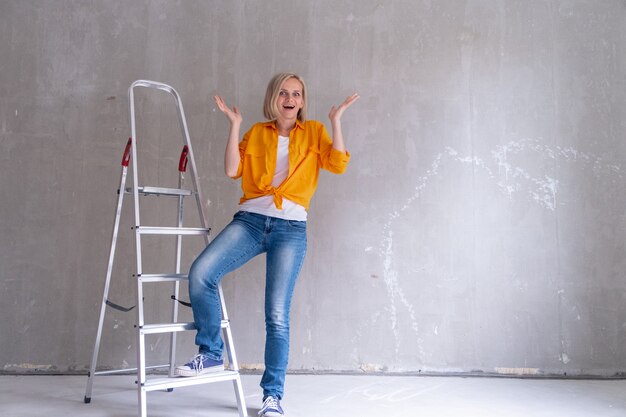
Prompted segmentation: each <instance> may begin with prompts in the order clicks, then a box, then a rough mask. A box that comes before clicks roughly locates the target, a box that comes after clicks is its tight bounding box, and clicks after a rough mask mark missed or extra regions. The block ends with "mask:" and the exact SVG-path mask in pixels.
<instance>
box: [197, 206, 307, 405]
mask: <svg viewBox="0 0 626 417" xmlns="http://www.w3.org/2000/svg"><path fill="white" fill-rule="evenodd" d="M306 247H307V241H306V222H303V221H295V220H283V219H278V218H275V217H268V216H264V215H261V214H256V213H249V212H245V211H239V212H237V213H236V214H235V216H234V217H233V220H232V221H231V222H230V223H229V224H228V226H226V227H225V228H224V230H222V232H221V233H220V234H219V235H217V237H216V238H215V239H213V241H212V242H211V243H210V244H209V245H208V246H207V247H206V248H205V249H204V251H203V252H202V253H201V254H200V256H198V258H197V259H196V260H195V261H194V262H193V264H192V265H191V269H190V270H189V298H190V299H191V306H192V310H193V318H194V322H195V325H196V328H197V330H198V333H197V334H196V344H197V345H198V346H199V352H200V353H202V354H205V355H207V356H208V357H210V358H211V359H214V360H220V359H222V358H223V350H224V342H223V340H222V335H221V319H222V313H221V305H220V299H219V293H218V283H219V282H220V281H221V280H222V278H223V277H224V275H226V274H227V273H229V272H231V271H233V270H235V269H237V268H239V267H240V266H242V265H243V264H245V263H246V262H247V261H249V260H250V259H252V258H253V257H255V256H256V255H259V254H261V253H266V277H265V332H266V337H265V372H264V373H263V378H262V379H261V387H262V388H263V396H264V397H266V396H268V395H272V396H275V397H277V398H282V396H283V392H284V385H285V374H286V372H287V360H288V357H289V307H290V305H291V296H292V294H293V289H294V286H295V283H296V280H297V278H298V274H299V273H300V269H301V268H302V263H303V262H304V256H305V254H306Z"/></svg>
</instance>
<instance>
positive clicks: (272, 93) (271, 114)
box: [263, 72, 307, 122]
mask: <svg viewBox="0 0 626 417" xmlns="http://www.w3.org/2000/svg"><path fill="white" fill-rule="evenodd" d="M290 78H295V79H296V80H298V81H299V82H300V84H302V108H301V109H300V110H299V111H298V120H300V122H304V121H305V120H306V109H307V100H306V99H307V91H306V84H305V83H304V80H303V79H302V77H300V76H299V75H297V74H292V73H289V72H281V73H280V74H276V75H275V76H274V77H273V78H272V79H271V80H270V82H269V84H267V91H266V92H265V100H264V101H263V116H265V118H266V119H267V120H276V118H277V117H278V114H279V113H278V107H276V98H277V97H278V93H279V92H280V87H281V86H282V85H283V83H284V82H285V81H287V80H288V79H290Z"/></svg>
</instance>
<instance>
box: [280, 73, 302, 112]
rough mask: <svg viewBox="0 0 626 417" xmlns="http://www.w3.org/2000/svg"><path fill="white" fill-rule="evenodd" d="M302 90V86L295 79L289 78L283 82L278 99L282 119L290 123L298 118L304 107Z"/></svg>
mask: <svg viewBox="0 0 626 417" xmlns="http://www.w3.org/2000/svg"><path fill="white" fill-rule="evenodd" d="M302 89H303V88H302V84H301V83H300V81H298V80H297V79H295V78H288V79H286V80H285V81H284V82H283V85H281V86H280V91H279V92H278V97H277V98H276V107H277V108H278V113H279V117H280V118H282V119H284V120H288V121H292V120H293V121H295V120H296V119H297V118H298V112H299V111H300V109H302V106H304V99H303V97H302V94H303V92H302Z"/></svg>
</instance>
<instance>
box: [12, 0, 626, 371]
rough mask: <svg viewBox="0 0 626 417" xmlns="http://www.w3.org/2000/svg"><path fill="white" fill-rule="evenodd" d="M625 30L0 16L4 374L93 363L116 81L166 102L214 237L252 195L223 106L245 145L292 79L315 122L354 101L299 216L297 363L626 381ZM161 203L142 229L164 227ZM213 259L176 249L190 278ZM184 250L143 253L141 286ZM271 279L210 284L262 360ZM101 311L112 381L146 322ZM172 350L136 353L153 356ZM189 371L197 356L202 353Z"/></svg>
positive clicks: (147, 14)
mask: <svg viewBox="0 0 626 417" xmlns="http://www.w3.org/2000/svg"><path fill="white" fill-rule="evenodd" d="M624 22H626V2H625V1H623V0H603V1H596V0H563V1H558V0H553V1H547V0H546V1H541V0H532V1H527V0H482V1H481V0H467V1H461V0H446V1H427V0H423V1H413V0H411V1H409V0H405V1H372V0H364V1H363V0H359V1H357V0H351V1H339V2H337V1H329V0H320V1H316V2H305V1H302V2H298V1H297V2H278V1H245V2H244V1H132V2H129V1H102V2H93V1H67V0H65V1H55V2H47V1H34V0H29V1H24V0H3V1H2V2H0V39H1V40H2V41H1V42H0V150H1V152H0V158H1V164H0V166H1V167H2V176H1V177H0V185H1V187H2V188H1V190H2V203H1V204H0V233H1V235H2V237H3V238H2V240H1V241H0V282H1V292H0V297H1V302H0V313H1V315H2V318H3V319H2V320H1V321H0V335H1V337H0V366H2V368H0V371H4V372H32V371H40V372H73V371H76V372H79V371H84V370H86V369H87V368H88V363H89V360H90V357H91V351H92V344H93V339H94V337H95V327H96V324H97V320H98V311H99V305H100V299H101V294H102V287H103V282H104V273H105V271H106V258H107V254H108V245H109V239H110V233H111V227H112V222H113V214H114V206H115V201H116V198H117V197H116V187H117V182H118V179H119V172H120V166H119V162H120V159H121V154H122V150H123V147H124V144H125V141H126V138H127V137H128V135H129V122H128V110H127V88H128V86H129V85H130V83H131V82H132V81H133V80H135V79H139V78H145V79H153V80H157V81H162V82H166V83H168V84H171V85H172V86H174V87H175V88H176V89H177V90H178V91H179V92H180V94H181V96H182V98H183V103H184V105H185V109H186V112H187V116H188V122H189V129H190V132H191V135H192V140H193V141H194V147H195V152H196V158H197V163H198V166H199V167H200V168H201V174H200V184H201V186H202V187H203V189H204V192H205V194H206V200H207V201H206V205H207V208H208V212H209V215H210V223H211V226H213V227H214V228H215V229H217V230H219V229H221V228H222V227H223V226H224V225H225V224H226V223H227V222H228V221H229V219H230V217H231V216H232V214H233V212H234V211H235V210H236V206H237V200H238V198H239V194H240V191H239V184H238V183H236V182H233V181H231V180H229V179H227V178H225V177H224V175H223V165H222V164H223V162H222V155H223V149H224V143H225V139H226V133H227V129H228V123H227V120H226V119H225V118H224V117H223V116H222V115H221V114H219V113H218V112H216V109H215V106H214V104H213V102H212V99H211V98H212V96H213V95H214V94H215V93H220V94H222V95H223V96H224V97H225V99H226V100H227V101H228V102H229V103H235V104H238V105H239V106H240V108H241V111H242V112H243V114H244V121H245V122H244V125H245V126H244V127H245V128H247V127H248V126H250V125H251V124H252V123H253V122H254V121H257V120H261V118H262V114H261V102H262V98H263V95H264V91H265V87H266V83H267V81H268V80H269V78H270V77H271V76H272V75H273V74H274V73H276V72H279V71H284V70H290V71H296V72H299V73H301V74H302V75H303V76H304V78H305V79H306V80H307V82H308V86H309V88H310V89H311V99H310V109H311V112H310V116H311V118H315V119H319V120H322V121H324V122H327V116H326V115H327V112H328V110H329V109H330V106H331V105H332V104H336V103H338V102H340V101H341V100H343V98H344V97H346V96H347V95H348V94H350V93H351V92H353V91H358V92H359V93H360V94H361V96H362V98H361V100H360V101H359V102H358V103H357V104H356V105H355V106H354V107H353V108H351V109H350V110H349V111H348V112H347V113H346V115H345V117H344V126H345V135H346V137H347V142H348V147H349V149H350V151H351V153H352V158H353V160H352V163H351V166H350V168H349V170H348V172H347V173H346V174H345V175H343V176H333V175H331V174H327V173H326V174H324V175H322V178H321V181H320V186H319V189H318V192H317V194H316V196H315V198H314V201H313V203H312V205H311V209H310V221H309V228H310V229H309V230H310V234H309V253H308V257H307V260H306V263H305V266H304V270H303V272H302V275H301V277H300V281H299V284H298V287H297V290H296V294H295V299H294V303H293V308H292V350H291V360H290V367H291V369H293V370H315V371H327V370H332V371H365V372H373V371H387V372H444V373H445V372H468V373H469V372H485V373H514V374H528V373H530V374H567V375H602V376H612V375H615V374H618V373H623V372H625V371H626V348H624V346H626V330H625V329H626V292H625V290H626V281H625V280H624V270H625V269H626V268H625V267H626V256H624V251H625V249H626V248H625V244H624V242H625V238H626V216H625V215H624V207H625V206H626V193H624V192H623V190H624V187H625V186H626V178H625V175H626V161H625V158H626V141H625V136H626V82H625V80H626V78H625V77H624V74H626V25H625V24H624ZM167 104H169V103H168V102H166V101H165V100H164V99H163V98H162V97H161V96H159V95H158V94H157V95H156V96H147V95H141V96H140V97H139V99H138V108H139V114H140V117H139V119H140V123H141V128H140V132H141V133H140V135H139V136H140V139H139V140H143V142H142V143H141V144H140V147H141V150H142V151H143V153H142V156H141V159H140V164H141V167H140V168H141V170H140V174H141V175H142V178H144V179H145V182H146V183H152V182H156V181H157V180H158V181H159V182H160V183H162V184H163V185H173V184H174V183H175V181H176V171H175V167H176V164H177V161H178V152H179V145H178V144H179V137H180V136H179V132H178V128H177V126H176V125H175V116H174V114H173V112H172V109H171V107H168V106H167ZM153 180H154V181H153ZM128 202H129V203H130V200H129V201H128ZM159 203H162V204H156V205H154V206H149V207H148V206H147V207H146V208H145V212H144V213H145V218H146V223H152V222H156V221H161V220H163V219H166V221H173V218H174V214H173V212H172V211H168V209H170V208H172V207H171V205H170V204H169V202H165V201H164V200H163V201H159ZM147 204H154V203H153V202H150V203H147ZM189 207H191V208H193V206H189ZM189 213H190V211H188V214H189ZM123 216H124V217H123V219H122V231H123V236H122V237H121V238H120V241H119V251H118V255H119V258H118V259H119V262H118V263H117V264H116V268H115V271H114V272H115V276H114V278H113V284H112V288H111V297H110V298H111V299H112V300H113V301H115V302H117V303H119V304H124V305H132V304H134V291H135V286H134V284H133V280H132V277H131V274H132V273H133V271H134V264H133V258H132V254H133V250H134V249H133V245H132V241H131V236H130V230H129V227H130V225H131V223H132V221H131V219H130V216H131V206H130V204H129V205H127V206H126V207H125V209H124V213H123ZM189 218H191V216H190V217H189ZM201 246H202V245H201V242H197V241H189V242H188V243H186V245H185V250H186V255H185V262H186V263H187V264H188V263H189V261H190V260H191V259H192V258H193V256H194V255H195V254H196V253H197V252H198V251H199V250H200V249H201ZM120 254H121V255H120ZM172 254H173V242H172V241H171V240H168V241H165V242H159V241H152V242H151V244H150V245H148V247H147V250H146V258H147V259H146V262H149V260H148V257H150V258H151V259H152V260H151V261H150V262H153V263H152V264H150V267H146V268H145V270H146V272H147V271H148V270H152V271H153V272H157V271H159V270H161V269H165V268H170V267H169V265H170V262H171V259H172ZM263 266H264V262H263V259H257V260H255V261H253V262H251V263H250V264H249V265H247V266H246V267H244V268H243V269H242V270H240V271H238V272H237V273H235V274H233V275H232V276H230V277H228V278H227V279H226V280H225V281H224V290H225V292H226V294H227V295H226V298H227V301H228V303H229V306H230V313H231V317H232V319H233V331H234V333H235V338H236V342H237V350H238V354H239V358H240V361H241V362H242V363H243V364H245V366H246V367H250V368H255V367H258V366H260V365H259V364H261V363H262V358H263V337H264V329H263V317H262V309H263V305H262V288H263V279H264V278H263V276H264V268H263ZM168 291H169V290H168V289H163V288H161V289H151V290H149V291H147V293H146V302H147V303H148V304H149V306H150V307H148V309H147V310H148V314H149V317H150V318H154V319H155V320H158V319H163V318H167V316H168V310H169V301H168V297H169V293H168ZM107 314H108V316H107V320H106V322H105V332H104V341H103V345H102V352H101V358H100V363H101V365H102V366H105V367H120V366H122V367H123V366H131V365H133V364H134V362H135V354H134V345H135V336H134V329H133V324H134V323H135V315H134V313H127V314H123V313H121V312H117V311H115V310H110V311H109V312H108V313H107ZM185 318H190V314H189V312H188V311H184V312H183V319H185ZM167 349H168V347H167V338H165V337H160V338H154V339H151V340H150V342H149V343H148V350H149V352H150V355H151V357H154V358H156V359H155V360H156V361H158V360H162V359H164V358H165V357H166V352H167ZM179 353H180V360H181V361H182V360H183V359H187V356H189V355H192V354H193V353H195V347H194V346H193V335H186V336H184V337H182V338H181V340H180V344H179Z"/></svg>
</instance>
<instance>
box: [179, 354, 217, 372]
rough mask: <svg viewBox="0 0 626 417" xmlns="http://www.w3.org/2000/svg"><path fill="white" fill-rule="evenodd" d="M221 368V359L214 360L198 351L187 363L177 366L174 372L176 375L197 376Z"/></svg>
mask: <svg viewBox="0 0 626 417" xmlns="http://www.w3.org/2000/svg"><path fill="white" fill-rule="evenodd" d="M223 370H224V361H223V360H219V361H216V360H213V359H211V358H209V357H208V356H206V355H203V354H202V353H198V354H197V355H196V356H194V357H193V358H191V360H190V361H189V362H188V363H186V364H184V365H179V366H177V367H176V369H175V371H174V374H175V375H177V376H198V375H203V374H208V373H210V372H219V371H223Z"/></svg>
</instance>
